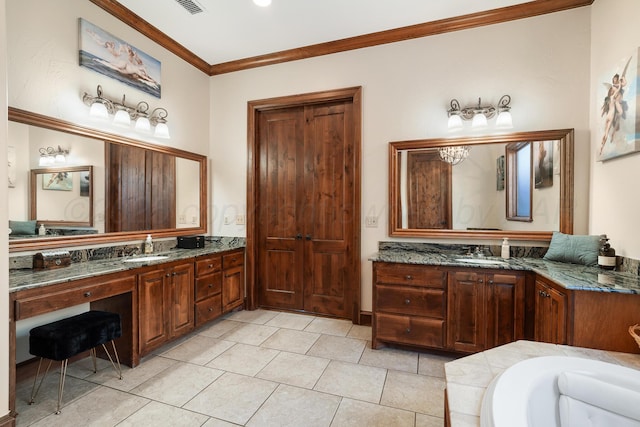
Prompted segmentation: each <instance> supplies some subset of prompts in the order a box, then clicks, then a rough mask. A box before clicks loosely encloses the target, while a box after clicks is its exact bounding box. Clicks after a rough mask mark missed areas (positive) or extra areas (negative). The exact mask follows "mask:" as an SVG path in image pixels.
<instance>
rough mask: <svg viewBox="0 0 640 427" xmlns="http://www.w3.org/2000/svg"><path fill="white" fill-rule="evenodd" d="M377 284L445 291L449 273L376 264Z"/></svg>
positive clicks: (406, 266) (414, 266) (425, 268)
mask: <svg viewBox="0 0 640 427" xmlns="http://www.w3.org/2000/svg"><path fill="white" fill-rule="evenodd" d="M375 266H376V283H388V284H392V285H393V284H396V285H407V286H422V287H430V288H441V289H444V287H445V284H446V279H447V273H445V272H444V271H439V270H436V269H434V268H431V267H425V266H419V265H407V264H391V263H383V264H375Z"/></svg>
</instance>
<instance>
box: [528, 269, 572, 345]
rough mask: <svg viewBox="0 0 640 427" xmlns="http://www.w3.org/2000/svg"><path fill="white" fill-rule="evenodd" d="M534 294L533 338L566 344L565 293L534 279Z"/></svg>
mask: <svg viewBox="0 0 640 427" xmlns="http://www.w3.org/2000/svg"><path fill="white" fill-rule="evenodd" d="M535 296H536V300H535V301H536V302H535V331H534V338H535V340H536V341H542V342H549V343H553V344H566V343H567V296H566V294H564V293H563V292H560V291H559V290H557V289H555V288H553V287H551V286H549V285H547V284H546V283H544V282H542V281H539V280H536V287H535Z"/></svg>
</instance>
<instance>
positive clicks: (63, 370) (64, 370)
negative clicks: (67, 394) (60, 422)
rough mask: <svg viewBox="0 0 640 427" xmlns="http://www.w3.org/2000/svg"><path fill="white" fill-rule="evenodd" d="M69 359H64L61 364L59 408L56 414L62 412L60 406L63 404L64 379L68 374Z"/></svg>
mask: <svg viewBox="0 0 640 427" xmlns="http://www.w3.org/2000/svg"><path fill="white" fill-rule="evenodd" d="M68 363H69V359H64V360H63V361H62V364H61V365H60V383H59V385H58V408H57V409H56V415H58V414H60V407H61V406H62V392H63V391H64V379H65V377H66V375H67V365H68Z"/></svg>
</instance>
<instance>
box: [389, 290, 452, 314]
mask: <svg viewBox="0 0 640 427" xmlns="http://www.w3.org/2000/svg"><path fill="white" fill-rule="evenodd" d="M376 306H377V310H380V311H386V312H391V313H398V314H409V315H418V316H426V317H433V318H437V319H444V317H445V313H446V307H447V303H446V298H445V293H444V290H443V289H429V288H412V287H409V286H385V285H376Z"/></svg>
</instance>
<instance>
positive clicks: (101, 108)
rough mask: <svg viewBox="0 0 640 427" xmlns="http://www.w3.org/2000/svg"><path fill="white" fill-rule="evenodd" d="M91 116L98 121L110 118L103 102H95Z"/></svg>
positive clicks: (90, 112)
mask: <svg viewBox="0 0 640 427" xmlns="http://www.w3.org/2000/svg"><path fill="white" fill-rule="evenodd" d="M89 115H90V116H91V117H95V118H97V119H108V118H109V112H108V111H107V107H106V106H105V105H104V104H103V103H101V102H94V103H93V104H91V109H90V110H89Z"/></svg>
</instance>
